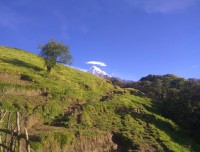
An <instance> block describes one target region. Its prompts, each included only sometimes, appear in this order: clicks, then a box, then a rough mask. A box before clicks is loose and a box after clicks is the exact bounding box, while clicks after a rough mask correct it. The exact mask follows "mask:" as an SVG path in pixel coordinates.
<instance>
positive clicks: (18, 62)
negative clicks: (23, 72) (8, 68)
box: [1, 59, 43, 71]
mask: <svg viewBox="0 0 200 152" xmlns="http://www.w3.org/2000/svg"><path fill="white" fill-rule="evenodd" d="M1 60H2V61H3V62H6V63H9V64H13V65H15V66H21V67H25V68H28V69H33V70H35V71H42V70H43V69H42V68H40V67H38V66H35V65H32V64H30V63H27V62H24V61H22V60H19V59H13V60H9V59H1Z"/></svg>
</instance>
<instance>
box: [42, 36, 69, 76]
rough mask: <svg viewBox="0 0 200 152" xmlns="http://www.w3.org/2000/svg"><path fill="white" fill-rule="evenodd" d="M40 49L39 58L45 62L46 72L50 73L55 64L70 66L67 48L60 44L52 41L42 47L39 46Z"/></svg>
mask: <svg viewBox="0 0 200 152" xmlns="http://www.w3.org/2000/svg"><path fill="white" fill-rule="evenodd" d="M40 49H41V56H42V57H43V58H44V60H45V64H46V67H47V72H51V69H52V68H53V67H54V66H55V65H56V62H59V63H64V64H71V60H72V56H71V55H70V52H69V47H68V46H65V45H64V44H62V43H61V42H56V41H55V40H53V39H52V40H50V41H49V42H48V43H47V44H45V45H44V46H40Z"/></svg>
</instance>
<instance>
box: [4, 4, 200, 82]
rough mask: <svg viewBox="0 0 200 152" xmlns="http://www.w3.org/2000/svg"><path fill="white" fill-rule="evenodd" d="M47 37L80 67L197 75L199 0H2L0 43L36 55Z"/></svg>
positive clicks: (129, 75)
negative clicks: (65, 47)
mask: <svg viewBox="0 0 200 152" xmlns="http://www.w3.org/2000/svg"><path fill="white" fill-rule="evenodd" d="M51 38H54V39H55V40H57V41H61V42H63V43H64V44H66V45H68V46H70V52H71V54H72V56H73V57H74V60H73V66H74V67H77V68H80V69H89V68H90V67H91V66H92V65H91V64H87V62H90V61H99V62H101V64H99V66H101V65H102V64H103V66H101V68H102V69H103V70H105V71H106V72H108V73H109V74H111V75H113V76H118V77H121V78H122V79H128V80H139V79H140V78H141V77H143V76H146V75H148V74H161V75H162V74H168V73H171V74H176V75H178V76H181V77H184V78H190V77H195V78H200V59H199V58H200V0H0V45H4V46H10V47H16V48H21V49H24V50H28V51H30V52H34V53H37V54H38V53H39V52H40V50H38V49H37V48H38V44H45V43H47V42H48V40H49V39H51ZM90 63H91V62H90ZM93 63H94V62H93Z"/></svg>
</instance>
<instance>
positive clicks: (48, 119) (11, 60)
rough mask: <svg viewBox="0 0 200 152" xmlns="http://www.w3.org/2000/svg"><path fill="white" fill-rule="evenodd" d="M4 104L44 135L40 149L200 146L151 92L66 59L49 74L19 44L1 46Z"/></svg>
mask: <svg viewBox="0 0 200 152" xmlns="http://www.w3.org/2000/svg"><path fill="white" fill-rule="evenodd" d="M0 106H1V108H4V109H5V108H6V109H9V110H10V111H13V112H15V111H20V112H21V115H22V116H23V117H24V118H26V119H25V120H26V121H25V122H24V123H25V126H26V127H28V129H29V131H30V132H31V133H32V134H38V135H40V136H41V137H42V138H43V141H42V142H41V143H32V145H31V146H32V148H34V149H35V151H74V152H75V151H91V152H92V151H95V150H97V151H117V152H120V151H177V152H179V151H180V152H187V151H197V152H198V151H200V146H199V145H197V144H196V143H195V142H193V141H192V140H191V139H190V138H189V137H187V136H186V135H185V134H184V133H183V132H182V131H181V130H180V128H179V127H178V126H177V125H176V124H175V123H173V122H172V121H171V120H168V119H165V118H163V117H162V116H160V114H159V113H158V111H157V110H156V109H155V108H154V107H153V106H152V101H151V99H149V98H147V97H146V96H145V94H143V93H141V92H139V91H137V90H134V89H122V88H119V87H114V86H113V85H112V84H111V83H110V82H109V81H108V80H105V79H102V78H98V77H95V76H93V75H91V74H88V73H85V72H82V71H79V70H75V69H72V68H69V67H66V66H64V65H57V66H56V67H55V68H54V69H53V71H52V73H51V74H49V75H48V74H47V73H46V70H45V66H44V63H43V60H42V59H41V58H40V57H39V56H37V55H35V54H31V53H28V52H25V51H22V50H19V49H12V48H7V47H0ZM22 121H23V120H22Z"/></svg>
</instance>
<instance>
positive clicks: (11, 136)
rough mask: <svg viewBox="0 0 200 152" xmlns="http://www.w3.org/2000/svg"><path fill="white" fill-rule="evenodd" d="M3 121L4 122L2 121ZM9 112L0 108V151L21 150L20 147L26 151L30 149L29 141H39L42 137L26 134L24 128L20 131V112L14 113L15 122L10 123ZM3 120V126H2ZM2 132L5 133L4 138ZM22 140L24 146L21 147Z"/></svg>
mask: <svg viewBox="0 0 200 152" xmlns="http://www.w3.org/2000/svg"><path fill="white" fill-rule="evenodd" d="M6 114H7V119H5V118H6ZM4 121H5V122H4ZM10 121H11V112H8V111H7V110H4V109H3V110H0V152H16V151H17V152H22V148H23V149H26V151H27V152H30V151H31V148H30V141H35V142H41V141H42V139H41V137H39V136H35V135H28V131H27V129H26V128H24V133H22V131H21V126H20V113H19V112H17V113H16V123H15V124H14V123H12V124H11V123H10ZM3 122H4V124H5V128H3ZM2 133H4V134H5V136H4V140H2V137H3V136H2ZM22 140H24V141H25V143H26V145H25V147H22V144H21V143H22Z"/></svg>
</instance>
